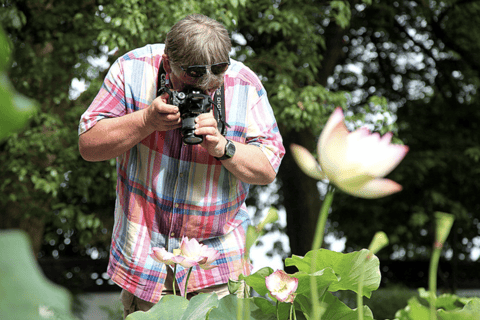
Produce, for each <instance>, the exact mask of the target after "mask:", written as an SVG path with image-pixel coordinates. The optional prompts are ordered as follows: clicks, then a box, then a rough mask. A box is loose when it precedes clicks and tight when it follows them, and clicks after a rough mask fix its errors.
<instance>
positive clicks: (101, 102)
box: [79, 15, 285, 316]
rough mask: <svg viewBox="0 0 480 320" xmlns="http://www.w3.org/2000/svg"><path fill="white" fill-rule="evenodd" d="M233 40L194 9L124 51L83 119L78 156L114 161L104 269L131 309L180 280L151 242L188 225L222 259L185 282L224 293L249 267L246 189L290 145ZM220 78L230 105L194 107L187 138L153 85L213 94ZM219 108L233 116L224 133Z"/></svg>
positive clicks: (175, 240) (166, 240)
mask: <svg viewBox="0 0 480 320" xmlns="http://www.w3.org/2000/svg"><path fill="white" fill-rule="evenodd" d="M230 50H231V42H230V38H229V35H228V32H227V30H226V29H225V27H224V26H223V25H222V24H220V23H218V22H217V21H215V20H213V19H210V18H208V17H205V16H202V15H191V16H187V17H186V18H184V19H183V20H181V21H179V22H178V23H176V24H175V25H174V26H173V27H172V29H171V30H170V32H169V33H168V34H167V37H166V41H165V45H163V44H156V45H147V46H145V47H143V48H139V49H136V50H133V51H131V52H129V53H127V54H125V55H124V56H123V57H121V58H119V59H118V60H117V61H116V62H115V63H114V64H113V65H112V67H111V68H110V70H109V72H108V75H107V76H106V78H105V81H104V84H103V86H102V88H101V89H100V91H99V93H98V95H97V97H96V98H95V99H94V101H93V102H92V104H91V105H90V107H89V108H88V110H87V111H86V112H85V113H84V114H83V115H82V118H81V120H80V126H79V134H80V137H79V149H80V153H81V155H82V157H83V158H84V159H85V160H88V161H102V160H107V159H112V158H116V160H117V174H118V180H117V199H116V207H115V225H114V230H113V236H112V244H111V249H110V261H109V266H108V274H109V276H110V277H111V279H112V280H113V281H114V282H115V283H117V284H118V285H119V286H120V287H122V288H123V291H122V302H123V303H124V307H125V316H126V315H128V314H129V313H131V312H133V311H136V310H148V309H149V308H150V307H151V306H152V305H153V304H154V303H156V302H158V301H159V300H160V298H161V297H162V294H170V293H171V290H172V289H173V288H172V280H173V279H172V278H173V275H172V271H171V269H170V268H169V267H168V266H166V265H163V264H161V263H158V262H157V261H155V260H154V259H153V258H152V257H151V253H152V248H153V247H164V248H166V250H168V251H170V252H172V251H173V249H176V248H178V247H179V244H180V242H181V239H182V237H184V236H185V237H188V238H195V239H197V240H198V241H200V242H201V243H203V244H204V245H207V246H210V247H212V248H214V249H216V250H218V251H219V252H220V258H219V259H218V260H217V261H215V262H214V263H213V265H216V266H217V267H216V268H213V269H210V270H203V269H200V268H195V269H193V272H192V275H191V277H190V280H189V283H188V292H212V291H215V292H217V293H218V294H219V296H222V295H226V294H228V291H227V287H226V283H227V282H228V279H229V278H232V279H237V278H238V276H239V275H240V274H241V273H243V274H248V273H249V271H250V266H249V265H248V264H247V265H245V264H244V263H243V259H242V257H243V254H244V246H245V230H246V228H247V226H248V223H249V217H248V213H247V208H246V205H245V198H246V196H247V193H248V189H249V185H250V184H260V185H262V184H269V183H271V182H272V181H273V180H274V178H275V176H276V173H277V171H278V168H279V165H280V162H281V159H282V157H283V155H284V153H285V149H284V147H283V145H282V138H281V136H280V133H279V131H278V128H277V124H276V121H275V118H274V115H273V112H272V109H271V106H270V104H269V102H268V98H267V95H266V92H265V89H264V88H263V86H262V84H261V82H260V80H259V79H258V78H257V76H256V75H255V74H254V73H253V72H252V71H251V70H250V69H248V68H247V67H246V66H245V65H243V64H242V63H240V62H237V61H234V60H230V59H229V52H230ZM159 73H160V74H161V75H163V76H164V77H159ZM158 79H163V80H164V81H162V80H160V81H158ZM159 82H162V83H159ZM163 82H164V83H163ZM222 84H223V85H224V95H225V96H224V104H225V111H224V113H225V114H222V117H215V116H214V115H213V113H212V112H207V113H202V114H201V115H199V116H198V117H196V119H195V124H196V125H195V126H196V128H195V134H196V135H198V136H202V137H203V142H202V143H201V144H196V145H190V144H185V143H183V142H182V134H181V132H180V131H181V130H180V127H181V124H182V118H181V114H180V110H179V108H178V107H177V106H175V105H171V104H168V103H167V102H168V101H169V100H168V99H169V98H170V97H169V96H168V94H162V95H160V96H158V97H157V89H158V88H159V87H161V86H163V85H164V86H165V87H167V88H169V89H170V90H174V91H180V92H181V91H182V90H185V89H186V87H187V86H188V87H191V86H193V87H195V88H197V89H199V90H201V91H203V92H204V93H206V94H208V95H210V96H211V97H213V94H214V93H215V92H216V90H217V89H218V88H221V86H222ZM221 90H222V89H220V90H219V91H221ZM220 113H221V112H220ZM217 118H218V119H220V118H222V119H224V120H226V123H228V125H229V127H228V128H227V129H228V130H227V132H226V135H225V136H223V135H222V134H221V132H220V131H221V130H219V127H218V122H217V120H216V119H217ZM187 271H188V270H185V269H183V268H182V267H180V266H178V267H177V274H176V280H177V282H183V283H184V281H185V276H186V272H187ZM180 287H181V286H180Z"/></svg>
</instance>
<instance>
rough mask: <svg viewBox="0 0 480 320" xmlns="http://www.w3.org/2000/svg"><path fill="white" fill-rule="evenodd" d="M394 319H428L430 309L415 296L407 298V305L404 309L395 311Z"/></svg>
mask: <svg viewBox="0 0 480 320" xmlns="http://www.w3.org/2000/svg"><path fill="white" fill-rule="evenodd" d="M395 319H399V320H423V319H430V310H429V308H428V307H426V306H424V305H422V304H421V303H420V302H419V301H418V299H417V298H416V297H413V298H410V300H408V305H407V307H405V309H402V310H399V311H397V313H396V314H395Z"/></svg>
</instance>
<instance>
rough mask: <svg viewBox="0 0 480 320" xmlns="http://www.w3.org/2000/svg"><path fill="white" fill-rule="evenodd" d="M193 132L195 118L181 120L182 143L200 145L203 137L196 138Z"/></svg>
mask: <svg viewBox="0 0 480 320" xmlns="http://www.w3.org/2000/svg"><path fill="white" fill-rule="evenodd" d="M194 132H195V118H194V117H188V118H185V119H183V120H182V136H183V142H185V143H186V144H199V143H202V141H203V137H202V136H197V135H195V134H194Z"/></svg>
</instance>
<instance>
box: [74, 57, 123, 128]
mask: <svg viewBox="0 0 480 320" xmlns="http://www.w3.org/2000/svg"><path fill="white" fill-rule="evenodd" d="M125 114H126V104H125V83H124V73H123V68H122V62H121V60H120V59H118V60H117V61H115V63H114V64H113V65H112V66H111V68H110V70H109V71H108V74H107V76H106V77H105V80H104V81H103V85H102V87H101V89H100V91H99V92H98V94H97V96H96V97H95V99H94V100H93V102H92V103H91V104H90V106H89V107H88V109H87V110H86V111H85V112H84V113H83V115H82V116H81V118H80V123H79V126H78V134H79V135H81V134H82V133H85V132H86V131H88V130H90V129H91V128H92V127H93V126H94V125H95V124H97V122H98V121H100V120H102V119H105V118H115V117H121V116H123V115H125Z"/></svg>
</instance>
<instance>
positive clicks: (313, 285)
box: [310, 184, 335, 319]
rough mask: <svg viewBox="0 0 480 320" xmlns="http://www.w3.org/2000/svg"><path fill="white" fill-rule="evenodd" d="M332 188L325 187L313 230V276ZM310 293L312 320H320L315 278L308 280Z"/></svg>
mask: <svg viewBox="0 0 480 320" xmlns="http://www.w3.org/2000/svg"><path fill="white" fill-rule="evenodd" d="M334 191H335V189H334V187H333V186H332V185H330V184H329V185H328V186H327V194H326V195H325V199H323V203H322V207H321V209H320V216H319V217H318V221H317V229H316V230H315V237H314V239H313V246H312V251H313V254H312V261H311V265H310V267H311V269H310V274H312V275H313V274H314V273H315V272H316V271H317V267H316V263H317V250H318V249H320V248H321V247H322V242H323V237H324V234H325V225H326V223H327V218H328V211H329V210H330V207H331V205H332V201H333V194H334ZM310 279H311V280H310V291H311V294H312V317H311V318H312V319H320V304H319V302H318V298H319V297H318V289H317V281H316V279H315V277H313V276H312V277H311V278H310Z"/></svg>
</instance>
